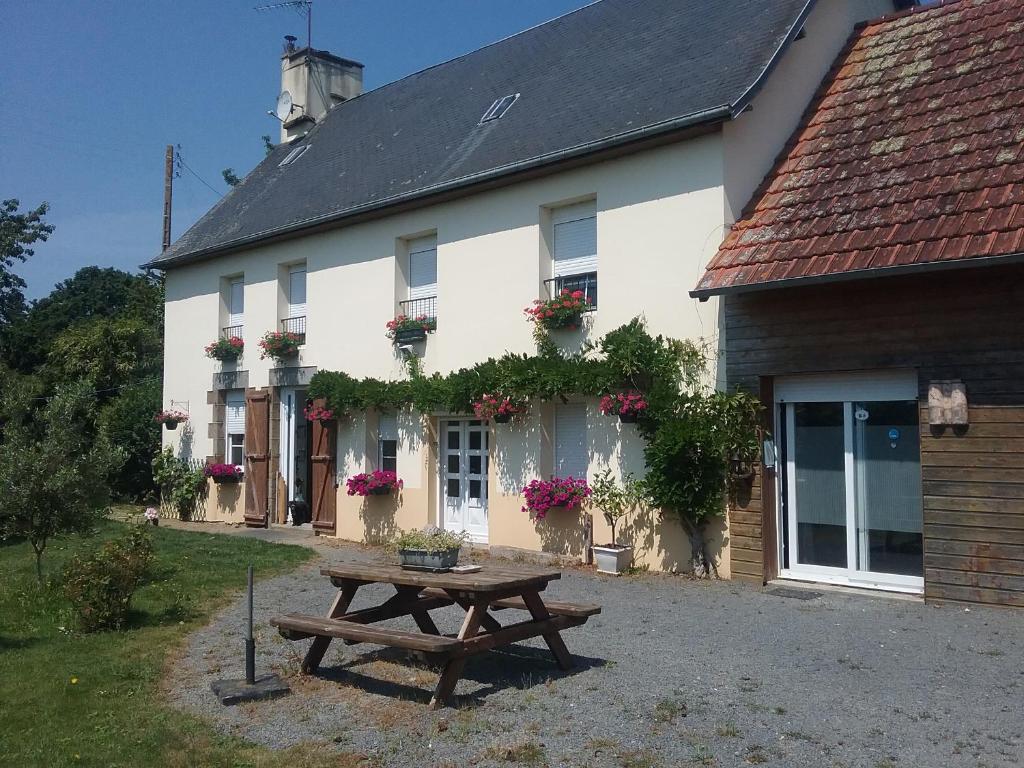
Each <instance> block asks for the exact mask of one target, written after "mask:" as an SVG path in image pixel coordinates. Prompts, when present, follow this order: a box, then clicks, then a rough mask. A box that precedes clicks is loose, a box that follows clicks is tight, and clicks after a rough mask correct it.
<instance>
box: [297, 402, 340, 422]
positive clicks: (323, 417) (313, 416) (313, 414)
mask: <svg viewBox="0 0 1024 768" xmlns="http://www.w3.org/2000/svg"><path fill="white" fill-rule="evenodd" d="M303 413H304V414H305V415H306V421H319V422H320V423H321V424H327V423H328V422H331V421H334V411H332V410H331V409H330V408H321V407H320V406H319V405H315V404H314V403H310V404H309V405H307V406H306V408H305V410H303Z"/></svg>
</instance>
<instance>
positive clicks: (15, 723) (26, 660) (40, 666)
mask: <svg viewBox="0 0 1024 768" xmlns="http://www.w3.org/2000/svg"><path fill="white" fill-rule="evenodd" d="M121 530H123V525H122V524H121V523H116V522H106V523H104V524H103V525H102V526H101V528H100V531H99V534H98V535H97V536H96V537H92V538H82V537H78V536H74V537H66V538H60V539H57V540H55V541H54V542H52V543H51V545H50V547H49V548H48V549H47V552H46V557H45V559H44V568H45V569H46V576H47V578H48V584H47V585H46V586H44V587H39V586H37V584H36V580H35V574H34V566H33V556H32V551H31V548H30V547H29V546H28V544H27V543H19V542H8V543H6V544H3V545H0V585H2V586H0V690H2V691H3V695H2V696H0V743H2V744H3V745H4V749H3V751H2V752H0V765H3V766H8V765H9V766H47V767H49V766H65V765H75V766H104V767H106V766H126V767H127V766H138V765H148V766H172V767H176V766H186V765H190V766H191V765H202V766H224V768H244V767H245V766H253V768H257V767H258V768H272V767H273V766H288V765H292V766H294V765H310V766H319V765H328V764H330V765H342V766H347V765H351V766H356V765H360V764H361V763H362V762H363V758H362V757H361V756H355V755H353V756H345V755H339V754H338V753H337V752H333V751H328V750H326V749H323V750H321V749H320V748H319V747H312V748H311V747H303V748H302V749H301V750H288V751H281V752H270V751H268V750H265V749H262V748H259V747H255V746H252V745H248V744H246V743H244V742H241V741H239V740H237V739H232V738H229V737H225V736H221V735H219V734H217V733H216V732H214V731H213V729H212V728H210V727H209V726H208V725H206V724H205V723H204V722H202V721H200V720H199V719H198V718H194V717H191V716H189V715H186V714H184V713H182V712H179V711H177V710H174V709H171V708H170V707H168V706H166V705H164V704H163V703H162V699H161V696H160V693H159V684H160V677H161V672H162V669H163V665H164V664H165V662H166V661H167V659H168V658H169V656H170V655H171V654H173V653H174V652H175V650H176V649H177V648H178V647H179V646H180V644H181V642H182V640H183V639H184V637H185V635H186V634H188V633H189V632H190V631H191V630H193V629H195V628H196V627H197V626H199V625H201V624H203V623H205V622H206V621H207V619H208V618H209V616H210V615H211V613H213V611H215V610H216V609H217V608H218V607H220V606H222V605H223V604H225V603H226V602H227V601H228V600H229V599H230V598H231V597H232V596H233V595H234V594H236V593H237V591H238V590H240V589H242V588H244V585H245V567H246V565H248V564H249V563H252V564H253V565H254V566H255V568H256V572H257V574H258V576H260V577H265V576H268V575H270V574H273V573H279V572H282V571H285V570H289V569H291V568H294V567H295V566H297V565H299V564H300V563H302V562H303V561H305V560H308V559H309V558H311V557H313V555H314V553H313V552H312V551H311V550H309V549H306V548H305V547H295V546H285V545H280V544H268V543H266V542H262V541H257V540H254V539H248V538H240V537H234V536H226V535H222V534H221V535H218V534H207V533H193V532H186V531H176V530H171V529H166V528H155V529H153V530H152V534H153V545H154V553H155V558H154V567H153V569H152V577H151V578H150V579H149V580H147V582H146V583H145V584H144V585H143V586H142V587H141V588H140V589H139V590H138V592H136V595H135V599H134V600H133V602H132V611H131V614H130V616H129V620H128V625H127V626H126V627H125V629H123V630H121V631H118V632H98V633H95V634H91V635H81V634H77V633H75V632H73V631H71V628H72V627H73V625H74V622H73V620H72V617H71V613H70V610H69V607H68V605H67V604H66V603H65V602H64V600H63V598H62V596H61V590H60V583H59V574H60V573H61V569H62V567H63V564H64V562H65V561H66V560H67V559H68V558H69V557H71V556H72V555H73V554H75V553H76V552H80V551H82V550H91V549H94V548H96V547H98V546H99V545H100V544H101V543H102V542H103V541H105V540H107V539H109V538H112V537H113V536H115V535H117V534H118V533H119V532H120V531H121ZM211 695H212V694H211Z"/></svg>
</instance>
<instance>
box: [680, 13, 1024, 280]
mask: <svg viewBox="0 0 1024 768" xmlns="http://www.w3.org/2000/svg"><path fill="white" fill-rule="evenodd" d="M1022 251H1024V3H1022V2H1021V1H1020V0H952V1H951V2H945V3H943V4H942V5H938V6H926V7H922V8H917V9H915V10H914V11H912V12H908V13H903V14H898V15H895V16H892V17H888V18H883V19H881V20H877V21H873V22H870V23H868V24H866V25H865V26H863V27H862V28H860V29H859V31H857V32H855V34H854V36H853V37H852V38H851V40H850V43H849V44H848V45H847V47H846V49H845V50H844V51H843V53H842V54H841V55H840V56H839V58H838V60H837V62H836V64H835V65H834V67H833V69H832V70H831V72H830V74H829V76H828V77H827V78H826V80H825V82H824V83H823V85H822V87H821V89H820V91H819V93H818V95H817V96H816V97H815V99H814V100H813V101H812V103H811V106H810V107H809V108H808V111H807V113H806V115H805V117H804V119H803V121H802V125H801V127H800V128H798V129H797V131H796V133H795V135H794V136H793V138H792V139H791V140H790V142H789V143H788V145H787V146H786V148H785V149H784V150H783V152H782V154H781V156H780V159H779V160H778V162H777V165H776V167H775V169H774V171H773V172H772V173H771V174H769V176H768V178H767V179H766V180H765V183H764V184H763V185H762V187H761V189H760V190H759V191H758V192H757V193H756V194H755V195H754V197H753V200H752V203H751V205H750V206H749V208H748V210H747V211H746V212H745V213H744V215H743V217H742V218H741V220H740V221H738V222H737V223H736V224H735V225H734V227H733V228H732V230H731V231H730V233H729V235H728V236H727V237H726V239H725V242H724V243H723V244H722V246H721V248H720V250H719V252H718V254H717V255H716V256H715V258H714V259H712V261H711V262H710V264H709V266H708V269H707V272H706V273H705V275H704V277H703V278H702V279H701V281H700V283H699V284H698V286H697V289H696V290H695V291H692V292H691V295H694V296H698V297H702V296H708V295H712V294H720V293H728V292H730V291H738V290H750V289H753V288H768V287H775V286H782V285H792V284H799V283H801V282H805V283H806V282H813V281H823V280H829V279H849V278H855V277H860V276H872V275H881V274H895V273H899V272H904V271H908V270H918V269H923V268H939V267H949V266H961V265H968V266H969V265H970V264H971V263H972V262H971V260H979V261H975V262H973V263H974V264H981V263H987V259H989V258H990V257H1003V256H1008V255H1019V254H1020V253H1021V252H1022Z"/></svg>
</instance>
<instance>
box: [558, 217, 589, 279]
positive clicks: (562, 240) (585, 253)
mask: <svg viewBox="0 0 1024 768" xmlns="http://www.w3.org/2000/svg"><path fill="white" fill-rule="evenodd" d="M551 220H552V224H553V225H554V269H555V274H554V276H555V277H564V276H565V275H578V274H581V273H584V272H596V271H597V203H596V202H594V201H593V200H591V201H589V202H586V203H577V204H576V205H567V206H565V207H564V208H557V209H555V210H554V211H553V212H552V214H551Z"/></svg>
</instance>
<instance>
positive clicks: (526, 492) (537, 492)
mask: <svg viewBox="0 0 1024 768" xmlns="http://www.w3.org/2000/svg"><path fill="white" fill-rule="evenodd" d="M588 496H590V486H589V485H587V481H586V480H585V479H584V478H582V477H552V478H551V479H550V480H531V481H530V484H529V485H527V486H526V487H525V488H523V497H524V498H525V499H526V503H525V504H524V505H523V508H522V509H523V512H529V513H530V514H531V515H533V517H534V519H536V520H543V519H544V518H545V517H547V514H548V512H549V511H551V510H553V509H566V510H569V509H578V508H579V507H580V505H582V504H583V502H584V500H585V499H586V498H587V497H588Z"/></svg>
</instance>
